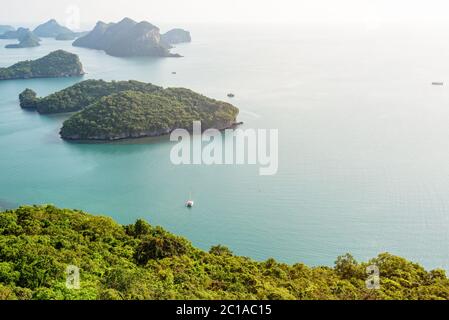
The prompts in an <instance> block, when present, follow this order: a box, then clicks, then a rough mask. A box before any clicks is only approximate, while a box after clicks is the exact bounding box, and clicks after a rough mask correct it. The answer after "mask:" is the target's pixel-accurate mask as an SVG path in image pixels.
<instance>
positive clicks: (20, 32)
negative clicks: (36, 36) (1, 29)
mask: <svg viewBox="0 0 449 320" xmlns="http://www.w3.org/2000/svg"><path fill="white" fill-rule="evenodd" d="M29 32H30V29H26V28H19V29H17V30H12V31H7V32H5V33H4V34H0V39H21V38H23V37H24V36H26V35H27V34H28V33H29Z"/></svg>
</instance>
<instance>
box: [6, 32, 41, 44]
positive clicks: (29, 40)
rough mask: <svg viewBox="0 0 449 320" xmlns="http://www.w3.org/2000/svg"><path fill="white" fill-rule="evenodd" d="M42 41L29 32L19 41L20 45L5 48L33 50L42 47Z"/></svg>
mask: <svg viewBox="0 0 449 320" xmlns="http://www.w3.org/2000/svg"><path fill="white" fill-rule="evenodd" d="M39 42H40V39H39V38H38V37H36V36H35V35H34V34H33V33H32V32H31V31H29V30H28V31H27V32H26V33H25V34H24V35H22V36H21V37H20V39H19V43H18V44H8V45H6V46H5V48H7V49H17V48H33V47H38V46H40V43H39Z"/></svg>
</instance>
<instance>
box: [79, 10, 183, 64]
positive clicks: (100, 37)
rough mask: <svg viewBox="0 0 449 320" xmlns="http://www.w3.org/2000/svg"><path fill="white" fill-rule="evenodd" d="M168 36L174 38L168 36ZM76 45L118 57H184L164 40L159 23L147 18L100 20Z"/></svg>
mask: <svg viewBox="0 0 449 320" xmlns="http://www.w3.org/2000/svg"><path fill="white" fill-rule="evenodd" d="M175 33H176V32H175ZM189 36H190V35H189ZM166 38H167V40H171V39H172V38H171V37H168V36H167V37H166ZM73 45H74V46H76V47H84V48H90V49H97V50H104V51H105V52H106V53H107V54H109V55H112V56H118V57H130V56H156V57H180V55H178V54H173V53H170V48H171V46H170V43H169V42H165V41H163V40H161V34H160V30H159V28H158V27H156V26H154V25H152V24H151V23H149V22H147V21H142V22H136V21H134V20H132V19H129V18H125V19H123V20H122V21H120V22H118V23H108V24H106V23H104V22H101V21H99V22H98V23H97V25H96V26H95V28H94V29H93V30H92V31H91V32H90V33H88V34H87V35H85V36H83V37H80V38H78V39H77V40H75V42H74V43H73Z"/></svg>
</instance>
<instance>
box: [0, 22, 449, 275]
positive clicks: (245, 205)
mask: <svg viewBox="0 0 449 320" xmlns="http://www.w3.org/2000/svg"><path fill="white" fill-rule="evenodd" d="M190 29H191V31H192V36H193V39H194V41H193V42H192V43H191V44H183V45H179V46H177V48H176V49H175V50H174V52H178V53H181V54H182V55H184V56H185V57H184V58H181V59H173V58H166V59H157V58H131V59H123V58H114V57H110V56H107V55H105V54H104V53H102V52H100V51H94V50H88V49H83V48H73V47H71V43H70V42H58V41H55V40H51V39H46V40H44V41H43V42H42V46H41V47H39V48H33V49H15V50H13V49H9V50H8V49H4V48H3V47H4V45H5V44H7V43H11V42H14V41H8V40H0V47H1V48H0V66H8V65H11V64H13V63H15V62H17V61H19V60H24V59H34V58H38V57H41V56H43V55H45V54H47V53H49V52H51V51H53V50H55V49H58V48H63V49H66V50H69V51H71V52H73V53H77V54H78V55H79V56H80V58H81V60H82V62H83V64H84V66H85V70H86V71H87V72H88V74H87V75H86V76H85V77H84V79H87V78H95V79H99V78H101V79H105V80H128V79H135V80H141V81H147V82H152V83H155V84H158V85H162V86H182V87H187V88H190V89H193V90H195V91H198V92H200V93H203V94H205V95H208V96H211V97H214V98H217V99H222V100H229V99H228V98H227V97H226V94H227V93H228V92H234V93H235V94H236V98H235V99H233V100H232V103H234V104H235V105H236V106H238V107H239V108H240V109H241V115H240V120H242V121H244V122H245V125H244V128H266V129H270V128H273V129H279V139H280V141H279V143H280V146H279V172H278V174H277V175H275V176H270V177H261V176H259V174H258V167H257V166H252V165H244V166H211V167H207V166H174V165H172V164H171V162H170V158H169V155H170V149H171V147H172V144H171V143H170V142H169V141H168V140H167V139H156V140H152V139H146V140H145V139H144V140H139V141H134V142H121V143H115V144H75V143H67V142H64V141H62V140H61V139H60V138H59V135H58V131H59V128H60V127H61V124H62V122H63V120H64V119H65V117H66V116H61V115H58V116H40V115H38V114H37V113H34V112H27V111H24V110H22V109H21V108H20V107H19V104H18V94H19V93H20V92H21V91H22V90H23V89H25V88H27V87H29V88H32V89H34V90H35V91H37V93H38V94H39V95H42V96H43V95H47V94H49V93H52V92H54V91H57V90H60V89H63V88H65V87H67V86H70V85H72V84H74V83H76V82H77V81H81V80H82V79H39V80H17V81H2V82H0V207H14V206H16V205H18V204H43V203H53V204H55V205H58V206H61V207H67V208H78V209H83V210H87V211H89V212H91V213H95V214H101V215H109V216H112V217H113V218H114V219H116V220H117V221H118V222H120V223H123V224H127V223H131V222H133V221H134V220H136V219H137V218H145V219H148V220H149V221H150V222H151V223H152V224H156V225H162V226H163V227H165V228H166V229H168V230H170V231H172V232H175V233H177V234H180V235H183V236H186V237H188V238H189V239H190V240H191V241H192V242H193V243H194V245H196V246H198V247H200V248H203V249H208V248H209V247H210V246H211V245H214V244H223V245H227V246H229V247H230V248H231V249H232V250H233V251H234V252H235V253H237V254H239V255H245V256H250V257H252V258H255V259H259V260H263V259H266V258H269V257H274V258H276V259H279V260H281V261H284V262H288V263H294V262H299V261H300V262H305V263H307V264H311V265H319V264H325V265H332V264H333V261H334V260H335V258H336V257H337V256H338V255H341V254H344V253H346V252H351V253H353V254H354V255H355V256H356V257H357V258H358V259H367V258H370V257H373V256H376V255H377V254H378V253H380V252H384V251H388V252H391V253H394V254H397V255H401V256H404V257H406V258H408V259H412V260H414V261H418V262H421V263H423V264H424V265H425V266H426V267H429V268H434V267H443V268H446V269H449V28H446V27H443V28H435V29H432V28H430V27H428V28H420V29H414V28H405V27H391V26H378V25H367V26H364V25H360V26H348V27H344V26H321V27H317V26H312V25H309V26H298V27H287V26H285V27H269V26H264V27H262V26H261V27H257V26H253V27H239V28H237V27H236V26H200V25H197V26H191V27H190ZM174 71H176V73H177V74H176V75H173V74H172V72H174ZM433 81H446V82H447V86H438V87H437V86H431V82H433ZM189 193H192V197H193V198H194V200H195V202H196V207H195V208H194V209H193V210H187V209H186V208H185V207H184V202H185V200H187V198H188V197H189Z"/></svg>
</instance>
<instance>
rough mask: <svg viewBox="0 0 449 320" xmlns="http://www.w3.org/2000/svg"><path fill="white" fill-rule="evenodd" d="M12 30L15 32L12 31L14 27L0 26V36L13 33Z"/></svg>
mask: <svg viewBox="0 0 449 320" xmlns="http://www.w3.org/2000/svg"><path fill="white" fill-rule="evenodd" d="M14 30H16V29H14V27H12V26H8V25H0V34H4V33H5V32H8V31H14Z"/></svg>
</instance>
